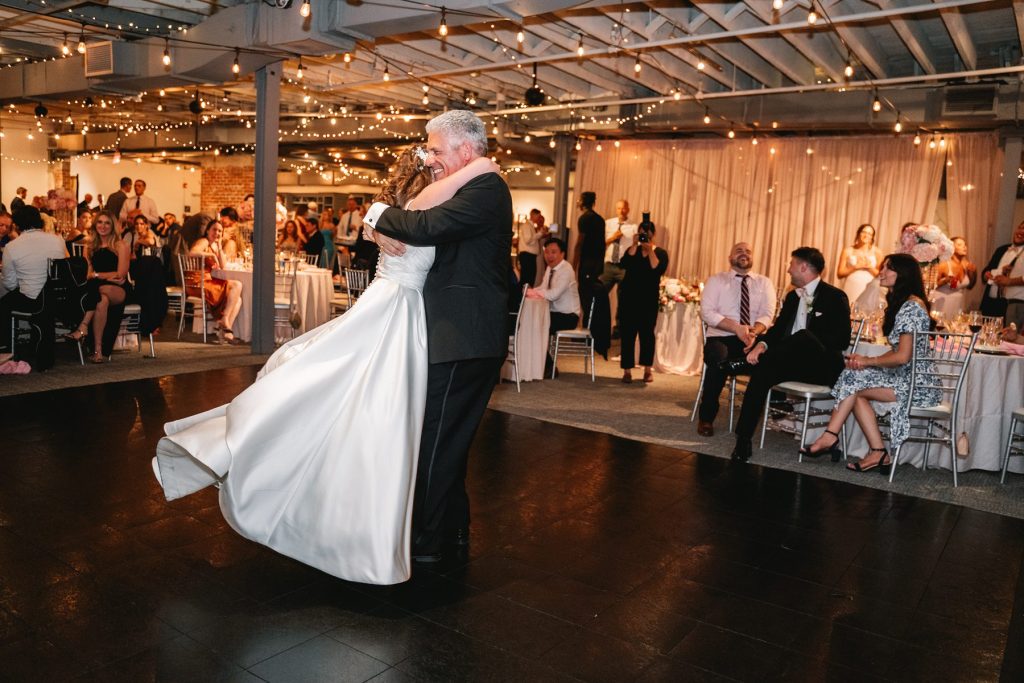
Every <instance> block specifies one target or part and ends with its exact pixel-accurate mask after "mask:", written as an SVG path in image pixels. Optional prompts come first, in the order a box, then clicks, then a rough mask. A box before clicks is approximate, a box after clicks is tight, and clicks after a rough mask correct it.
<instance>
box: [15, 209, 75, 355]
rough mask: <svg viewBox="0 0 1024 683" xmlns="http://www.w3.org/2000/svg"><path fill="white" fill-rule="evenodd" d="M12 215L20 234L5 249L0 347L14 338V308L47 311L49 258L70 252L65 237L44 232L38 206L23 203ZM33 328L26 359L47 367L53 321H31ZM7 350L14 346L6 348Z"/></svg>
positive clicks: (51, 341) (27, 310)
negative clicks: (12, 333) (12, 319)
mask: <svg viewBox="0 0 1024 683" xmlns="http://www.w3.org/2000/svg"><path fill="white" fill-rule="evenodd" d="M13 218H14V222H16V223H17V225H18V227H19V228H21V236H20V237H18V239H16V240H14V241H12V242H10V243H9V244H8V245H7V246H6V248H5V249H4V268H3V286H4V289H6V290H7V293H6V294H5V295H4V296H3V297H2V298H0V348H5V347H7V346H8V345H9V344H10V342H11V337H10V330H11V312H12V311H26V312H30V313H35V314H43V313H44V312H45V306H44V304H45V300H44V297H43V296H42V294H43V287H44V285H46V278H47V276H48V275H49V261H50V259H62V258H64V257H66V256H67V255H68V252H67V249H66V248H65V246H64V240H62V239H61V238H60V237H58V236H57V235H53V234H49V233H45V232H43V220H42V218H41V217H40V216H39V210H38V209H36V208H35V207H33V206H23V207H22V208H20V209H18V211H17V212H16V213H15V214H14V217H13ZM10 220H11V217H10V216H8V215H6V214H4V215H2V216H0V224H5V225H8V226H9V225H10ZM31 330H32V331H31V346H32V351H31V352H30V353H28V354H26V357H25V360H27V361H28V362H29V364H30V365H32V367H33V369H35V370H45V369H47V368H49V367H50V366H51V365H53V324H52V322H51V323H49V324H47V323H46V322H45V321H43V322H42V324H39V325H32V326H31ZM7 351H9V352H13V351H14V349H10V348H7Z"/></svg>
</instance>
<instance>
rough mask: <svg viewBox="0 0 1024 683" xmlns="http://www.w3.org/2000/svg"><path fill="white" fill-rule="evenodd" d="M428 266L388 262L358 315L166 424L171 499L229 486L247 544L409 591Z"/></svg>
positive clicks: (423, 252)
mask: <svg viewBox="0 0 1024 683" xmlns="http://www.w3.org/2000/svg"><path fill="white" fill-rule="evenodd" d="M433 260H434V248H433V247H411V246H410V247H408V248H407V251H406V253H405V255H404V256H402V257H399V258H394V257H389V256H386V255H384V256H382V257H381V261H380V265H379V266H378V268H377V276H376V278H375V279H374V281H373V283H372V284H371V285H370V287H368V288H367V290H366V292H365V293H364V294H363V295H362V296H361V297H360V298H359V301H358V302H357V303H356V304H355V306H353V307H352V309H351V310H349V311H348V312H346V313H345V314H344V315H343V316H341V317H340V318H335V319H334V320H332V321H330V322H328V323H326V324H324V325H321V326H320V327H318V328H316V329H314V330H311V331H310V332H307V333H306V334H304V335H302V336H301V337H298V338H296V339H294V340H292V341H290V342H288V343H287V344H285V345H284V346H282V347H281V348H280V349H278V350H277V351H276V352H275V353H274V355H273V356H271V357H270V359H269V360H268V361H267V364H266V365H265V366H264V367H263V369H262V370H261V371H260V373H259V375H258V376H257V379H256V382H255V383H253V384H252V386H250V387H249V388H247V389H246V390H245V391H243V392H242V393H241V394H239V395H238V396H237V397H236V398H235V399H234V400H233V401H231V403H229V404H228V405H225V406H220V407H219V408H214V409H213V410H208V411H206V412H205V413H201V414H199V415H193V416H192V417H188V418H185V419H183V420H178V421H176V422H169V423H168V424H167V425H165V427H164V430H165V433H166V434H167V436H166V437H164V438H162V439H161V440H160V442H159V444H158V445H157V455H156V457H155V458H154V459H153V467H154V471H155V472H156V475H157V478H158V479H159V480H160V483H161V485H162V486H163V489H164V494H165V495H166V497H167V499H168V500H174V499H175V498H180V497H182V496H185V495H188V494H190V493H193V492H195V491H198V490H199V489H202V488H204V487H206V486H209V485H211V484H214V483H215V482H220V484H221V488H220V507H221V510H222V511H223V513H224V517H225V519H226V520H227V521H228V523H229V524H230V525H231V526H232V528H234V529H235V530H236V531H237V532H238V533H240V534H241V535H243V536H245V537H246V538H249V539H252V540H253V541H256V542H258V543H262V544H264V545H266V546H268V547H270V548H273V549H274V550H276V551H277V552H279V553H282V554H284V555H287V556H289V557H293V558H295V559H296V560H299V561H300V562H304V563H306V564H308V565H311V566H313V567H316V568H318V569H321V570H323V571H325V572H327V573H329V574H332V575H334V576H337V577H340V578H343V579H347V580H350V581H359V582H362V583H374V584H393V583H399V582H401V581H405V580H407V579H408V578H409V575H410V567H411V565H410V557H409V551H410V548H409V545H410V538H409V536H410V525H411V517H412V500H413V487H414V484H415V481H416V458H417V454H418V453H419V442H420V429H421V427H422V424H423V408H424V404H425V402H426V386H427V331H426V319H425V314H424V309H423V296H422V289H423V282H424V280H425V279H426V277H427V272H428V271H429V270H430V266H431V264H432V263H433Z"/></svg>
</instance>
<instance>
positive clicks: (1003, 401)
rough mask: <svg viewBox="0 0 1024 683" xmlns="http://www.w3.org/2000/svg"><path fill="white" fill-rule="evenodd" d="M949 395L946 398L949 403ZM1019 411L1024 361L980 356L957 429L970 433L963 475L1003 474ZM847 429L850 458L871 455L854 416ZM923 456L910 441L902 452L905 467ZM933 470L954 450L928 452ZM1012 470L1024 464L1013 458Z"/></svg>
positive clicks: (864, 348) (878, 349)
mask: <svg viewBox="0 0 1024 683" xmlns="http://www.w3.org/2000/svg"><path fill="white" fill-rule="evenodd" d="M888 350H889V347H888V346H887V345H883V344H866V343H862V344H860V345H859V346H858V347H857V352H858V353H861V354H864V355H866V356H878V355H881V354H883V353H885V352H886V351H888ZM949 396H950V394H946V397H947V398H948V397H949ZM893 405H894V404H880V405H878V406H876V410H878V409H881V410H882V411H883V412H884V411H885V410H888V409H889V408H890V407H891V406H893ZM1019 406H1024V358H1022V357H1020V356H1013V355H1001V354H991V353H982V352H979V351H975V353H974V356H973V357H972V358H971V362H970V364H969V365H968V366H967V376H966V377H965V378H964V386H963V389H962V391H961V394H960V416H959V425H958V427H957V430H958V431H961V432H966V433H967V438H968V440H969V443H970V449H969V453H968V455H967V457H965V458H964V457H961V458H960V459H959V460H960V463H959V471H961V472H962V471H966V470H990V471H995V470H999V469H1000V467H1001V466H1002V455H1003V450H1004V449H1005V448H1006V439H1007V436H1008V435H1009V431H1010V417H1011V413H1012V412H1013V410H1014V409H1015V408H1017V407H1019ZM846 427H847V438H848V439H849V442H848V448H847V450H848V451H849V455H851V456H854V457H863V456H864V455H866V454H867V450H868V445H867V441H866V440H865V439H864V435H863V433H862V432H861V431H860V427H859V426H858V425H857V422H856V420H854V418H853V416H852V415H851V416H850V418H849V419H848V420H847V422H846ZM812 433H813V436H812ZM807 434H808V439H807V442H808V443H811V442H812V441H813V440H814V439H816V438H817V437H818V435H819V434H821V429H816V430H813V432H812V430H808V432H807ZM961 455H962V454H961ZM924 457H925V444H923V443H916V442H908V443H907V444H906V445H905V446H904V448H903V450H902V451H901V452H900V463H901V464H906V463H909V464H911V465H914V466H915V467H921V466H922V465H923V464H924ZM928 466H929V467H943V468H945V469H949V466H950V458H949V449H948V448H943V447H941V446H935V445H932V447H931V449H929V450H928ZM1010 471H1011V472H1024V461H1022V459H1021V458H1011V459H1010Z"/></svg>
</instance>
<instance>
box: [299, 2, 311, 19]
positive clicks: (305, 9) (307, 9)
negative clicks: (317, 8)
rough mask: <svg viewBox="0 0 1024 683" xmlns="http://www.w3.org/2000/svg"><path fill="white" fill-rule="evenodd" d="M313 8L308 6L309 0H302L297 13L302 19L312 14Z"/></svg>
mask: <svg viewBox="0 0 1024 683" xmlns="http://www.w3.org/2000/svg"><path fill="white" fill-rule="evenodd" d="M312 12H313V8H312V7H310V6H309V0H302V7H300V8H299V14H300V15H301V16H302V18H303V19H305V18H307V17H309V15H310V14H312Z"/></svg>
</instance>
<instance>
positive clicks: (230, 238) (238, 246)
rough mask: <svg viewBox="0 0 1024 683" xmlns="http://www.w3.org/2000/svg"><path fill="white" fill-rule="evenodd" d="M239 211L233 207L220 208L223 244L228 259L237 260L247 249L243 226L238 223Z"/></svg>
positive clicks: (225, 256)
mask: <svg viewBox="0 0 1024 683" xmlns="http://www.w3.org/2000/svg"><path fill="white" fill-rule="evenodd" d="M238 223H239V220H238V212H237V211H235V209H234V208H233V207H230V206H225V207H224V208H223V209H221V210H220V224H221V228H222V229H223V231H224V235H223V237H222V238H221V246H222V247H223V248H224V258H225V260H227V261H237V260H238V259H240V258H241V257H242V256H241V255H242V252H243V251H245V240H243V239H242V231H241V229H240V228H241V226H240V225H239V224H238Z"/></svg>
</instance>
